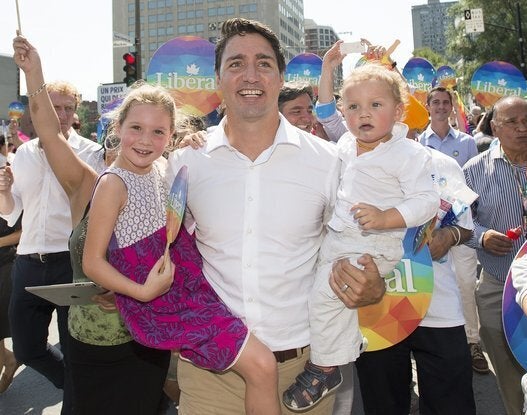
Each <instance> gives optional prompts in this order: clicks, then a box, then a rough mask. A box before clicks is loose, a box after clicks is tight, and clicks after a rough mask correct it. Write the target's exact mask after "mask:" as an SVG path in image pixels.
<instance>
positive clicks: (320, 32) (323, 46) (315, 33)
mask: <svg viewBox="0 0 527 415" xmlns="http://www.w3.org/2000/svg"><path fill="white" fill-rule="evenodd" d="M304 39H305V40H304V41H305V51H306V52H310V53H314V54H315V55H318V56H320V57H321V58H323V57H324V54H325V53H326V52H327V50H328V49H329V48H331V46H333V44H334V43H335V42H336V41H337V40H339V37H338V35H337V33H336V32H335V31H334V30H333V28H332V27H331V26H321V25H318V24H317V23H316V22H315V21H314V20H312V19H305V20H304ZM341 85H342V65H340V66H339V67H338V68H337V70H336V73H335V77H334V81H333V90H334V91H335V92H336V91H338V90H339V89H340V86H341Z"/></svg>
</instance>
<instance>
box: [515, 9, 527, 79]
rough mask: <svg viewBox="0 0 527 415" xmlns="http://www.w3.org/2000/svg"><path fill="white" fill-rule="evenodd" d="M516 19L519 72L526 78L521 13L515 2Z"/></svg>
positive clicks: (526, 70)
mask: <svg viewBox="0 0 527 415" xmlns="http://www.w3.org/2000/svg"><path fill="white" fill-rule="evenodd" d="M516 17H517V19H518V20H517V26H518V43H519V46H520V66H521V68H520V69H521V71H522V73H523V76H525V77H526V78H527V68H526V67H525V53H524V51H523V44H524V39H523V31H522V17H521V11H520V2H519V1H517V2H516Z"/></svg>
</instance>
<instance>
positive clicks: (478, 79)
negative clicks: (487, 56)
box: [470, 61, 527, 107]
mask: <svg viewBox="0 0 527 415" xmlns="http://www.w3.org/2000/svg"><path fill="white" fill-rule="evenodd" d="M470 88H471V90H472V95H474V98H475V99H476V101H477V102H478V103H479V104H480V105H482V106H484V107H490V106H492V105H494V103H496V101H498V100H499V99H500V98H502V97H504V96H518V97H524V96H526V95H527V81H526V80H525V77H524V76H523V74H522V72H521V71H520V70H519V69H518V68H516V66H514V65H512V64H510V63H508V62H503V61H492V62H488V63H485V64H484V65H482V66H480V67H479V68H478V69H477V70H476V71H475V72H474V74H473V75H472V80H471V81H470Z"/></svg>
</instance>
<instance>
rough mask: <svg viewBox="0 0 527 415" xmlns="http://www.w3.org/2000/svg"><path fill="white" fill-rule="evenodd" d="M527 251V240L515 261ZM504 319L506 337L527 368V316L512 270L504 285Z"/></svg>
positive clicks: (520, 361)
mask: <svg viewBox="0 0 527 415" xmlns="http://www.w3.org/2000/svg"><path fill="white" fill-rule="evenodd" d="M526 253H527V242H525V243H524V244H523V245H522V247H521V248H520V250H519V251H518V253H517V254H516V256H515V257H514V261H516V260H518V259H520V258H521V257H523V256H524V255H525V254H526ZM501 307H502V313H501V316H502V321H503V330H504V331H505V338H506V339H507V343H508V345H509V348H510V349H511V351H512V354H513V355H514V357H515V358H516V360H517V361H518V363H519V364H520V365H521V366H522V367H523V368H524V369H525V370H527V317H526V316H525V314H524V313H523V310H522V308H521V307H520V306H519V305H518V303H516V289H515V288H514V286H513V285H512V275H511V270H510V269H509V273H508V274H507V279H506V280H505V285H504V287H503V301H502V303H501Z"/></svg>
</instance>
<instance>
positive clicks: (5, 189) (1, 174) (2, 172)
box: [0, 166, 15, 194]
mask: <svg viewBox="0 0 527 415" xmlns="http://www.w3.org/2000/svg"><path fill="white" fill-rule="evenodd" d="M14 181H15V179H14V177H13V172H12V171H11V167H9V166H5V167H3V168H1V169H0V193H6V194H10V193H11V186H12V185H13V182H14Z"/></svg>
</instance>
